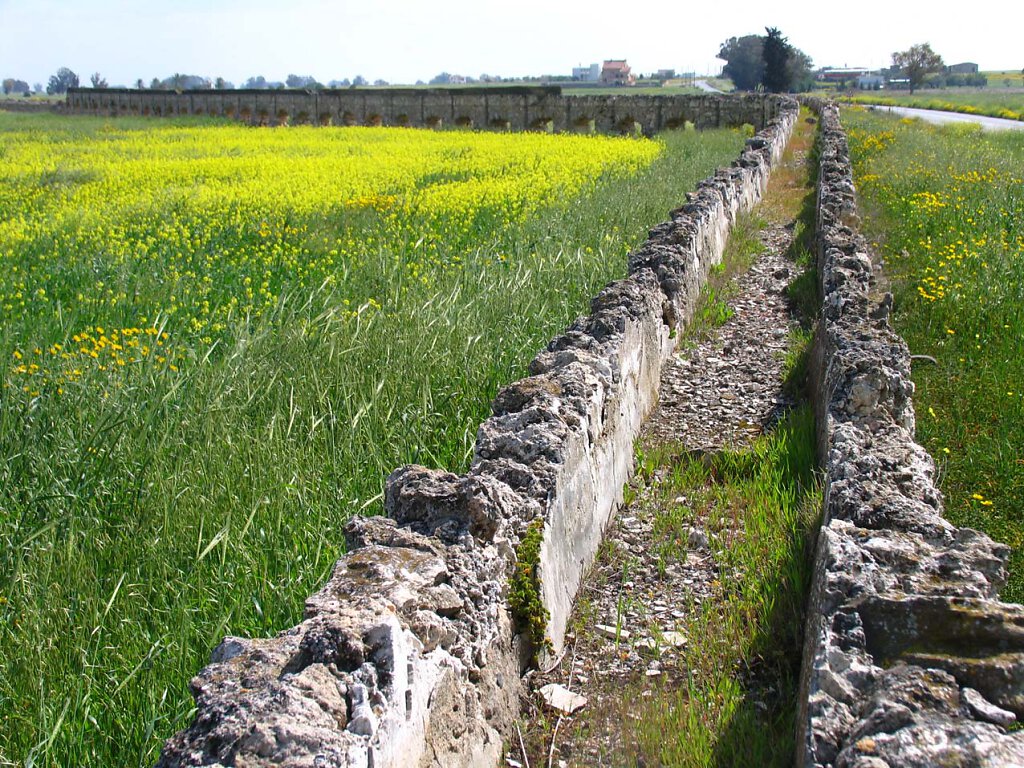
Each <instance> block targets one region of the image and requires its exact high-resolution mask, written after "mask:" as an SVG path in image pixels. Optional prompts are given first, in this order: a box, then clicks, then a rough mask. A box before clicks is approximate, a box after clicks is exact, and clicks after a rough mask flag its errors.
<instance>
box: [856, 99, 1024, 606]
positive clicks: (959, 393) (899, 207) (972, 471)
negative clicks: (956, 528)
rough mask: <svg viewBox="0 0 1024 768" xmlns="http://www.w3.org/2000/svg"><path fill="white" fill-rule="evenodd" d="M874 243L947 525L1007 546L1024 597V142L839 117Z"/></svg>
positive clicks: (860, 114)
mask: <svg viewBox="0 0 1024 768" xmlns="http://www.w3.org/2000/svg"><path fill="white" fill-rule="evenodd" d="M843 123H844V125H845V126H846V129H847V132H848V135H849V138H850V147H851V156H852V158H853V161H854V176H855V182H856V183H857V186H858V190H859V194H860V200H861V205H862V206H864V207H865V209H866V210H867V211H868V212H869V213H871V214H872V215H871V216H870V217H866V218H865V228H866V234H868V235H869V236H870V237H871V238H873V239H874V240H875V241H876V248H877V250H878V252H879V253H880V254H881V256H882V258H883V259H884V263H885V271H886V274H887V276H888V277H889V278H890V279H891V280H892V282H893V292H894V296H895V307H894V313H893V319H894V323H895V326H896V329H897V330H898V331H899V332H900V333H901V334H902V335H903V337H904V338H905V339H906V340H907V343H908V344H909V346H910V351H911V352H913V353H915V354H924V355H930V356H932V357H933V358H935V360H936V361H937V363H936V364H935V365H929V364H925V363H920V364H918V363H915V365H914V371H913V373H914V381H915V383H916V385H917V392H916V393H915V396H914V402H915V406H916V410H917V438H918V440H919V441H920V442H921V443H922V444H923V445H924V446H925V447H926V448H927V449H928V451H929V453H931V454H932V456H934V457H935V459H936V461H937V463H938V465H939V470H940V471H939V480H940V486H941V488H942V491H943V494H944V495H945V499H946V516H947V517H948V518H949V519H950V520H951V521H952V522H954V523H956V524H957V525H966V526H970V527H972V528H978V529H981V530H984V531H985V532H986V533H988V534H989V535H991V536H992V537H993V538H995V539H997V540H999V541H1003V542H1005V543H1007V544H1009V545H1010V546H1011V547H1012V548H1013V552H1012V555H1011V560H1010V580H1009V584H1008V585H1007V587H1006V588H1005V589H1004V591H1003V594H1002V596H1003V598H1004V599H1006V600H1010V601H1014V602H1021V601H1024V502H1022V499H1024V453H1022V451H1021V446H1022V445H1024V392H1022V391H1021V390H1022V387H1024V355H1022V354H1021V342H1020V340H1021V338H1022V337H1024V314H1022V307H1024V293H1022V288H1021V286H1022V285H1024V194H1022V190H1024V176H1022V173H1021V168H1022V167H1024V135H1019V134H1018V132H1016V131H1006V132H990V133H984V132H982V131H980V130H975V129H970V128H963V127H959V128H938V127H931V126H928V125H925V124H923V123H921V122H918V121H910V120H896V119H893V118H888V117H885V116H881V115H873V114H869V113H867V112H864V111H860V110H848V111H846V112H844V115H843Z"/></svg>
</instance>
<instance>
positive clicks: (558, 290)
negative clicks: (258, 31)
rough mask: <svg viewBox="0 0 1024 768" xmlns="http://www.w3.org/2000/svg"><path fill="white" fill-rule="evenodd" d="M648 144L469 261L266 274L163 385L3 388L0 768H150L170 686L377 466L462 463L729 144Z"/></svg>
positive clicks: (152, 373) (322, 559)
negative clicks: (512, 395) (254, 305)
mask: <svg viewBox="0 0 1024 768" xmlns="http://www.w3.org/2000/svg"><path fill="white" fill-rule="evenodd" d="M5 119H6V118H5ZM195 124H198V123H189V125H195ZM25 125H26V122H25V119H24V118H21V116H19V121H18V127H19V128H22V127H24V126H25ZM32 125H34V126H41V130H46V131H49V130H53V131H65V132H66V131H69V130H70V131H74V132H77V133H78V135H77V138H76V140H80V141H81V142H82V143H83V145H85V146H86V147H88V145H89V143H90V142H102V141H108V140H110V137H109V135H108V128H107V126H106V124H105V123H104V122H103V121H89V120H78V121H76V122H73V123H72V122H66V123H63V122H62V123H59V124H55V123H52V122H45V121H44V122H39V123H33V124H32ZM118 125H119V126H121V127H124V126H126V125H128V126H129V127H130V128H131V129H132V130H136V129H137V130H143V131H145V130H148V128H147V127H146V126H147V125H148V124H147V123H146V122H145V121H137V122H136V123H125V122H121V123H119V124H118ZM154 125H155V124H154ZM161 125H163V124H161ZM289 130H291V129H289ZM295 130H296V131H298V129H295ZM322 130H329V129H322ZM267 135H268V140H271V138H272V139H273V140H275V141H282V140H284V139H282V137H281V136H280V134H275V133H273V132H271V133H269V134H267ZM295 135H301V134H299V133H296V134H295ZM508 140H509V141H515V140H516V139H515V137H508ZM661 140H662V141H663V142H664V151H663V152H662V153H661V154H660V156H659V157H658V159H657V160H655V161H654V163H653V164H651V165H650V166H649V167H647V168H646V169H645V170H642V171H640V172H638V173H636V174H635V175H633V176H630V177H623V176H621V175H620V176H615V177H609V178H606V179H604V180H601V181H599V182H598V183H597V184H596V185H591V186H589V187H588V188H587V189H586V190H585V191H584V192H583V193H582V194H580V195H579V196H577V197H575V198H572V199H551V200H548V201H547V202H546V204H545V205H544V206H542V207H541V208H540V209H539V210H538V211H537V212H536V213H535V214H534V215H533V216H532V217H529V218H527V219H526V220H525V221H522V222H520V223H519V224H517V225H515V226H511V227H506V228H502V227H499V226H494V227H492V226H491V225H487V226H485V227H483V228H481V229H480V230H479V231H478V233H477V235H478V241H477V242H478V245H477V246H476V247H472V248H468V249H467V248H464V247H461V248H455V247H454V246H449V248H450V250H445V249H446V245H445V242H443V241H442V242H438V243H437V244H436V247H437V249H438V250H437V258H436V259H433V260H430V261H427V260H422V261H423V266H422V268H421V271H419V272H418V273H417V274H416V275H412V274H411V273H410V270H409V269H408V263H409V262H410V261H412V260H417V261H420V260H419V259H418V256H417V254H416V253H415V252H414V251H415V250H416V249H417V248H422V247H423V244H422V243H417V242H416V241H410V242H408V243H406V244H405V245H403V246H402V247H403V248H407V249H408V252H407V253H406V252H403V253H398V254H396V253H395V252H393V247H394V246H385V245H382V244H380V243H375V244H372V245H369V246H367V247H366V248H365V249H363V250H362V259H361V263H360V264H359V265H358V268H356V267H354V266H343V265H339V266H338V268H337V269H338V274H337V277H338V278H339V279H338V280H336V281H330V280H325V281H324V282H323V283H322V284H320V283H317V284H314V285H307V284H304V283H302V282H301V281H292V282H289V281H288V279H287V275H286V276H285V278H282V280H281V282H280V285H279V286H278V287H275V290H279V295H278V298H277V299H276V300H275V301H274V302H273V303H271V304H270V305H269V306H268V307H267V308H266V310H265V311H263V312H262V313H261V314H259V316H258V317H256V316H252V315H250V316H246V315H244V314H242V315H230V314H229V315H228V317H229V318H230V322H228V323H227V324H226V327H225V328H224V329H223V330H222V331H220V332H219V333H218V334H216V335H215V337H214V338H212V340H210V341H209V342H208V343H206V342H204V341H203V338H204V337H203V336H202V335H201V334H199V335H197V336H195V337H194V338H192V340H191V341H189V342H188V343H185V342H180V344H181V349H180V350H179V352H180V360H179V363H180V364H179V365H178V366H177V367H178V368H179V370H178V371H177V372H176V373H175V374H174V375H170V374H169V371H168V369H167V366H166V364H164V365H158V364H157V363H156V362H154V361H153V360H152V359H151V358H146V360H143V361H142V362H140V363H139V364H137V365H136V366H135V368H134V369H133V370H132V372H131V375H126V376H124V377H123V378H121V379H118V381H120V382H121V383H120V385H119V386H109V387H106V388H97V387H94V386H86V384H88V383H89V382H85V383H81V386H79V385H78V384H77V383H74V382H73V383H71V384H68V385H67V386H66V387H64V392H63V394H62V396H61V397H60V398H48V397H41V396H32V393H28V395H26V394H25V393H23V392H22V391H21V389H20V388H14V387H4V388H0V457H2V461H0V764H7V763H13V764H16V765H25V766H28V765H33V766H68V765H83V766H85V765H90V766H110V765H134V764H139V765H143V764H149V763H151V762H152V761H153V760H154V759H155V756H156V753H157V751H158V749H159V747H160V744H161V742H162V740H163V739H164V738H166V737H167V736H168V735H170V734H171V733H172V732H173V731H174V730H176V729H178V728H181V727H183V726H184V725H185V724H186V723H187V721H188V718H189V713H190V710H191V706H192V702H191V698H190V696H189V694H188V692H187V688H186V684H187V681H188V679H189V677H190V676H191V675H193V674H194V673H195V672H196V671H197V670H198V668H199V667H200V666H202V664H203V663H204V662H205V660H206V659H207V657H208V653H209V651H210V649H211V648H212V646H213V645H214V644H216V643H217V642H218V641H219V639H220V638H221V637H222V636H223V635H224V634H226V633H234V634H245V635H267V634H270V633H273V632H275V631H278V630H280V629H283V628H285V627H288V626H290V625H291V624H293V623H294V622H295V621H296V620H297V619H298V618H299V617H300V615H301V609H302V603H303V598H304V597H305V596H306V595H307V594H309V593H310V592H311V591H313V590H315V589H316V588H317V586H318V585H319V584H320V583H322V581H323V580H324V579H325V577H326V576H327V574H328V572H329V570H330V568H331V565H332V563H333V562H334V560H335V559H336V558H337V557H338V556H339V554H341V546H342V541H343V537H342V533H341V529H342V527H343V525H344V523H345V521H346V520H347V519H348V518H349V517H350V516H351V515H353V514H359V513H372V512H375V511H377V510H378V509H379V506H380V505H379V499H380V495H381V488H382V482H383V478H384V477H385V476H386V474H387V473H388V472H389V471H390V470H391V469H393V468H394V467H396V466H398V465H400V464H402V463H406V462H420V463H424V464H428V465H431V466H439V467H445V468H447V469H451V470H460V469H462V468H464V467H465V466H466V464H467V461H468V458H469V456H470V454H471V451H472V446H473V442H474V436H475V432H476V427H477V425H478V424H479V422H480V421H481V420H482V419H483V418H484V417H485V416H486V414H487V412H488V407H489V403H490V400H491V399H492V397H493V395H494V393H495V391H496V389H497V388H498V387H499V386H500V385H502V384H503V383H506V382H508V381H510V380H513V379H515V378H516V377H518V376H519V375H521V374H522V373H523V372H524V370H525V365H526V363H527V361H528V360H529V359H530V357H531V356H532V355H533V354H534V353H535V352H536V351H537V350H538V349H539V348H540V347H541V346H542V345H543V343H544V342H546V340H547V339H548V338H550V337H551V336H552V335H554V334H555V333H557V332H558V331H560V330H561V329H562V328H563V327H564V326H565V325H566V324H567V323H568V322H569V321H570V320H571V319H572V318H573V317H574V316H575V315H577V314H578V313H581V312H583V311H584V310H585V308H586V306H587V300H588V298H589V297H590V296H592V295H593V294H595V293H596V292H597V290H598V289H599V288H600V286H601V285H603V284H604V283H605V282H607V281H608V280H610V279H613V278H615V277H618V276H620V275H621V274H622V273H623V272H624V264H625V258H624V257H625V253H626V251H627V250H628V248H629V247H631V246H632V245H635V244H636V243H638V242H639V241H640V240H641V239H642V238H643V237H644V236H645V234H646V229H647V228H648V227H649V226H651V225H653V224H654V223H656V222H658V221H660V220H662V219H663V218H664V216H665V212H666V211H667V210H668V209H670V208H671V207H673V206H675V205H678V203H679V201H680V200H681V199H682V196H683V193H684V192H685V191H686V190H688V189H691V188H692V187H693V185H694V184H695V182H696V181H697V180H698V179H699V178H701V177H703V176H705V175H707V174H708V172H709V171H710V170H711V169H712V168H713V167H714V166H715V165H719V164H723V163H725V162H727V161H728V160H729V159H731V158H732V157H734V156H735V155H736V153H737V152H738V150H739V148H740V146H741V143H742V140H743V137H742V136H741V135H740V134H739V133H737V132H731V131H721V132H713V133H711V132H709V133H704V134H694V133H692V132H691V133H680V134H671V135H666V136H664V138H663V139H661ZM69 183H71V182H60V183H59V185H58V187H57V189H58V191H59V190H60V189H64V188H65V187H66V186H67V184H69ZM267 183H273V180H272V179H270V180H268V182H267ZM8 192H9V190H8ZM43 193H44V192H43V191H40V192H39V194H43ZM169 200H170V201H171V202H169V204H172V203H173V199H172V198H170V197H169ZM173 204H174V205H178V203H173ZM281 204H282V207H283V208H284V210H283V211H282V216H283V217H284V218H285V219H288V220H289V223H288V226H292V227H294V228H296V229H299V228H301V227H303V226H305V227H306V231H307V232H308V233H309V234H308V240H306V241H304V246H303V247H306V248H308V249H309V251H310V253H311V254H312V255H313V256H314V257H316V256H317V254H318V253H322V252H318V251H317V250H316V249H317V248H318V247H323V246H318V245H317V243H320V242H322V240H325V239H326V240H329V238H321V237H320V236H321V234H322V233H323V232H327V233H330V234H331V236H332V237H333V236H334V235H335V234H337V233H339V232H340V233H342V234H348V235H351V236H352V237H355V238H359V237H361V236H362V235H363V233H362V232H360V231H359V230H357V229H353V227H355V226H356V224H358V223H359V219H358V218H357V219H354V220H353V219H348V220H345V221H341V222H339V221H338V220H337V219H335V218H329V219H324V220H318V219H317V218H316V216H310V217H308V218H306V219H303V220H301V221H300V220H299V217H297V216H291V217H290V218H289V212H288V210H287V201H286V200H282V203H281ZM172 213H173V212H172V211H168V215H171V214H172ZM185 234H189V233H185ZM191 234H193V235H194V236H196V237H198V236H200V233H191ZM97 242H98V243H99V246H98V249H97V251H96V252H95V255H94V259H93V260H91V261H86V263H84V264H78V265H71V264H67V265H63V266H64V268H66V270H67V274H68V275H69V276H70V277H69V279H81V280H86V279H88V280H90V281H95V279H96V278H95V276H94V275H93V274H92V273H91V272H90V270H92V269H96V270H102V269H105V268H106V267H107V266H108V264H107V262H105V261H104V259H105V256H106V255H107V254H105V253H104V251H103V250H102V238H101V237H97ZM253 243H254V245H253V247H256V245H255V243H256V241H255V240H253ZM49 245H51V246H52V243H50V244H49ZM230 245H231V243H228V242H226V241H224V242H221V243H218V244H217V248H228V247H229V246H230ZM41 247H42V246H41ZM242 250H244V249H242ZM211 256H215V253H211ZM499 257H500V258H499ZM453 259H458V261H459V263H460V264H461V268H459V269H451V268H450V265H451V264H452V261H453ZM212 263H213V264H214V268H213V272H212V273H211V279H212V280H217V279H219V276H218V274H217V271H216V265H217V261H216V258H213V259H212ZM157 266H159V265H157ZM60 267H61V265H60V264H59V262H58V264H57V268H60ZM83 273H84V277H83V276H82V274H83ZM143 277H144V276H143ZM424 277H426V278H427V279H422V278H424ZM341 278H343V280H342V279H341ZM140 279H142V278H140ZM129 282H130V281H129ZM89 284H90V285H92V284H93V283H92V282H90V283H89ZM342 286H343V287H342ZM72 288H73V286H72ZM350 296H363V297H376V300H377V301H378V302H379V305H380V306H379V307H375V306H373V305H371V304H370V303H369V302H368V301H367V302H365V303H363V304H361V305H357V303H355V302H353V303H351V304H346V303H345V299H346V298H348V297H350ZM63 311H64V312H65V313H68V312H71V313H73V312H75V311H76V310H75V307H74V302H73V301H72V302H69V303H68V304H66V305H65V308H64V310H63ZM37 320H38V322H37V324H36V325H35V326H33V325H32V323H20V322H19V323H18V324H14V323H9V324H5V326H4V327H2V328H0V351H2V352H3V354H4V355H5V356H6V357H5V360H10V359H11V358H10V356H11V354H12V350H18V349H23V350H24V349H25V348H24V338H23V334H24V333H25V332H26V331H25V328H26V327H31V328H32V329H33V330H32V332H33V333H35V334H36V336H35V338H37V339H39V341H38V343H39V344H40V345H42V346H43V347H44V348H43V349H42V352H43V353H44V354H45V352H46V349H45V345H47V344H52V343H55V342H56V340H57V339H58V338H63V337H64V334H65V333H66V332H67V327H68V325H69V323H68V322H67V321H66V318H63V319H62V317H61V315H60V313H54V314H53V316H46V317H43V316H40V317H39V318H37ZM153 322H155V323H156V324H157V325H160V327H164V325H167V327H170V326H171V325H172V324H173V318H171V319H168V318H167V317H160V316H157V317H156V318H155V320H153ZM71 327H74V326H73V325H72V326H71ZM94 335H95V334H94ZM174 339H175V336H174V334H172V335H171V341H173V340H174ZM169 343H170V342H169ZM25 354H26V355H29V356H31V354H33V352H32V351H31V350H25ZM11 362H12V365H13V364H14V362H16V361H11ZM12 376H13V374H8V381H11V380H12V379H11V377H12ZM14 378H17V377H14ZM97 381H101V379H97ZM93 383H94V382H93Z"/></svg>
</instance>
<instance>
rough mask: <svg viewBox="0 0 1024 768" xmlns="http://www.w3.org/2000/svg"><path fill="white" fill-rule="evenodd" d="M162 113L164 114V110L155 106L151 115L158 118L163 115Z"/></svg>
mask: <svg viewBox="0 0 1024 768" xmlns="http://www.w3.org/2000/svg"><path fill="white" fill-rule="evenodd" d="M163 113H164V108H163V107H161V106H160V105H159V104H157V105H156V106H155V107H153V114H154V115H156V116H157V117H160V116H161V115H163Z"/></svg>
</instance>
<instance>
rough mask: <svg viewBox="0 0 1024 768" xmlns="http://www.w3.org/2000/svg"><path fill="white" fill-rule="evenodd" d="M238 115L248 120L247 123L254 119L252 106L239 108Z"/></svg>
mask: <svg viewBox="0 0 1024 768" xmlns="http://www.w3.org/2000/svg"><path fill="white" fill-rule="evenodd" d="M238 116H239V117H240V118H241V119H242V120H244V121H245V122H247V123H248V122H251V121H252V108H251V107H242V108H241V109H240V110H239V112H238Z"/></svg>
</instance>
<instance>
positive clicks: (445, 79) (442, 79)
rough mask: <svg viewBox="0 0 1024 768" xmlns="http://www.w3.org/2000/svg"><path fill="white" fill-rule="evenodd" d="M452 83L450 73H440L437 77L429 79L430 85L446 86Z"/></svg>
mask: <svg viewBox="0 0 1024 768" xmlns="http://www.w3.org/2000/svg"><path fill="white" fill-rule="evenodd" d="M451 81H452V75H451V73H450V72H442V73H441V74H439V75H434V76H433V77H432V78H430V84H431V85H448V83H450V82H451Z"/></svg>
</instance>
